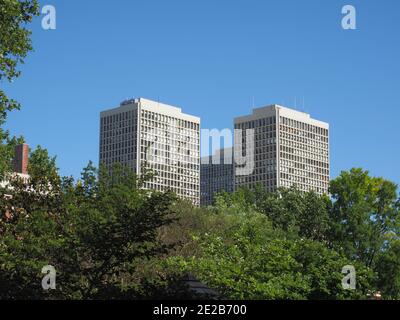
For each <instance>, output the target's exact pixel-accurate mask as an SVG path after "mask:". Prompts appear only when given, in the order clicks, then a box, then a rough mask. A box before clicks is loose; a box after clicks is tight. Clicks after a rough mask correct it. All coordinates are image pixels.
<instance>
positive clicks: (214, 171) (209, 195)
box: [200, 148, 235, 206]
mask: <svg viewBox="0 0 400 320" xmlns="http://www.w3.org/2000/svg"><path fill="white" fill-rule="evenodd" d="M200 177H201V178H200V204H201V206H208V205H212V204H213V202H214V195H215V194H216V193H218V192H223V191H225V192H233V190H234V181H235V179H234V175H233V148H226V149H220V150H217V152H216V154H215V155H212V156H207V157H203V158H201V166H200Z"/></svg>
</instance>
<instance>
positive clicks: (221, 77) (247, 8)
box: [1, 0, 400, 183]
mask: <svg viewBox="0 0 400 320" xmlns="http://www.w3.org/2000/svg"><path fill="white" fill-rule="evenodd" d="M45 4H52V5H55V7H56V9H57V30H55V31H44V30H43V29H41V20H40V19H37V20H35V21H34V23H33V26H32V27H33V44H34V48H35V52H34V53H32V54H30V55H29V58H28V59H27V60H26V64H25V65H24V66H23V68H22V71H23V75H22V77H21V78H20V79H18V80H17V81H15V82H14V83H13V84H12V85H11V86H10V85H6V90H7V92H8V94H9V95H10V96H12V97H15V98H17V99H18V100H19V101H20V102H22V104H23V109H22V110H21V111H20V112H15V113H13V114H12V115H11V116H10V120H9V123H8V128H9V129H10V130H11V132H12V133H13V134H16V135H24V136H25V138H26V140H27V142H28V143H29V144H30V145H31V146H33V147H34V146H36V145H37V144H40V145H42V146H44V147H46V148H48V149H49V151H50V153H51V154H52V155H57V157H58V165H59V167H60V169H61V173H62V174H64V175H69V174H73V175H75V176H78V175H79V173H80V171H81V168H82V167H84V166H85V165H86V163H87V162H88V160H90V159H91V160H94V161H95V162H96V163H97V161H98V131H99V112H100V111H101V110H103V109H106V108H109V107H113V106H116V105H118V103H119V102H120V101H121V100H123V99H125V98H127V97H140V96H141V97H147V98H150V99H160V101H162V102H165V103H170V104H173V105H178V106H181V107H182V108H183V109H184V111H185V112H186V113H190V114H194V115H197V116H200V117H201V118H202V127H203V128H221V129H222V128H231V127H232V119H233V118H234V117H235V116H239V115H243V114H247V113H249V112H250V111H251V107H252V104H253V102H252V101H253V96H254V101H255V105H256V106H257V107H259V106H264V105H267V104H272V103H278V104H283V105H285V106H288V107H294V105H295V99H296V97H297V101H298V102H297V105H298V107H301V109H303V110H304V111H307V112H309V113H311V115H312V116H313V117H315V118H317V119H320V120H324V121H327V122H329V123H330V124H331V162H332V176H333V177H335V176H336V175H337V174H339V173H340V171H341V170H346V169H349V168H351V167H354V166H357V167H363V168H365V169H368V170H370V171H371V173H372V174H374V175H378V176H384V177H387V178H390V179H392V180H394V181H395V182H397V183H400V170H399V163H400V148H399V145H400V143H399V140H400V133H399V127H400V62H399V58H400V40H399V39H400V37H399V33H400V18H399V17H400V1H398V0H384V1H382V0H347V1H339V0H329V1H321V0H303V1H299V0H259V1H255V0H246V1H245V0H229V1H227V0H218V1H216V0H190V1H189V0H168V1H166V0H158V1H155V0H142V1H137V0H129V1H128V0H114V1H98V0H97V1H95V0H85V1H77V0H74V1H72V0H68V1H67V0H41V5H45ZM346 4H352V5H354V6H355V7H356V9H357V30H355V31H352V30H343V29H342V28H341V18H342V14H341V8H342V7H343V6H344V5H346ZM1 85H2V86H4V83H2V84H1ZM303 97H304V99H305V107H304V108H302V101H303Z"/></svg>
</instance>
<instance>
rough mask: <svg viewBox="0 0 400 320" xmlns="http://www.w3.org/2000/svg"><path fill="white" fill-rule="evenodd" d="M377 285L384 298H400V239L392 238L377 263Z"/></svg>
mask: <svg viewBox="0 0 400 320" xmlns="http://www.w3.org/2000/svg"><path fill="white" fill-rule="evenodd" d="M375 269H376V273H377V274H378V283H377V287H378V288H379V290H380V291H381V292H382V293H383V297H384V299H397V300H398V299H400V241H399V239H396V240H392V241H390V243H389V244H388V247H387V248H385V250H384V251H382V252H381V253H380V254H379V256H378V258H377V262H376V265H375Z"/></svg>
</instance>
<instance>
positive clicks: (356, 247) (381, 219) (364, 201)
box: [330, 169, 400, 266]
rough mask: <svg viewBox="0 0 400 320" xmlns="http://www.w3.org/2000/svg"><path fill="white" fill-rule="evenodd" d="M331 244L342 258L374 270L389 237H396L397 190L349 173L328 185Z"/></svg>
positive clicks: (389, 184) (356, 171)
mask: <svg viewBox="0 0 400 320" xmlns="http://www.w3.org/2000/svg"><path fill="white" fill-rule="evenodd" d="M330 192H331V195H332V198H333V200H334V202H333V207H332V211H331V219H332V233H333V239H332V241H333V242H334V244H335V247H336V248H338V249H340V250H344V252H345V254H346V255H347V256H349V257H352V258H354V259H358V260H360V261H362V262H364V263H365V264H366V265H367V266H373V264H374V260H375V258H376V256H377V254H378V252H379V251H380V250H381V249H382V248H383V246H384V243H385V239H386V236H387V235H388V234H389V233H394V234H397V235H398V234H399V229H398V226H399V218H400V215H399V208H398V206H397V200H398V195H397V186H396V185H395V184H394V183H393V182H390V181H388V180H385V179H382V178H374V177H370V176H369V173H368V171H363V170H362V169H352V170H351V171H349V172H342V173H341V174H340V176H339V177H337V178H336V179H335V180H333V181H331V185H330Z"/></svg>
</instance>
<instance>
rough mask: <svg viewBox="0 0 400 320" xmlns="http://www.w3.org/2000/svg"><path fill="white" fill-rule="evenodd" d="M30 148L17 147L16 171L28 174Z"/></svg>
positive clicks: (25, 145)
mask: <svg viewBox="0 0 400 320" xmlns="http://www.w3.org/2000/svg"><path fill="white" fill-rule="evenodd" d="M28 159H29V146H28V145H27V144H20V145H18V146H16V147H15V157H14V171H15V172H17V173H22V174H28Z"/></svg>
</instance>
